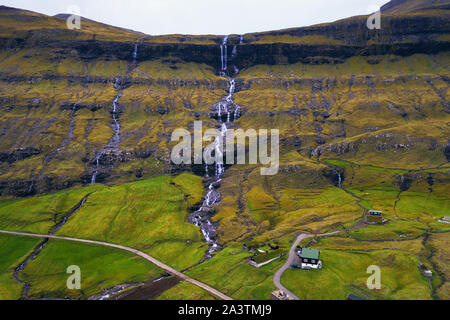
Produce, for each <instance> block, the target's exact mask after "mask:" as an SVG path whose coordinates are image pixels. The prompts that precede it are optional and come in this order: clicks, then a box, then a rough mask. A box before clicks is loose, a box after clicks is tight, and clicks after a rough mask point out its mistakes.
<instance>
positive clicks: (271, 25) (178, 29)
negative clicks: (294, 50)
mask: <svg viewBox="0 0 450 320" xmlns="http://www.w3.org/2000/svg"><path fill="white" fill-rule="evenodd" d="M387 2H389V1H388V0H224V1H217V0H126V1H124V0H10V1H2V0H0V4H2V5H5V6H10V7H15V8H21V9H27V10H31V11H36V12H39V13H44V14H47V15H55V14H58V13H73V12H72V11H71V9H70V7H71V6H73V5H75V6H77V7H78V8H79V10H80V14H81V16H83V17H86V18H88V19H92V20H96V21H99V22H103V23H106V24H110V25H113V26H117V27H123V28H127V29H132V30H135V31H140V32H144V33H146V34H150V35H160V34H161V35H162V34H174V33H180V34H220V35H222V34H243V33H249V32H259V31H270V30H277V29H283V28H292V27H303V26H309V25H313V24H318V23H324V22H332V21H335V20H338V19H343V18H347V17H350V16H355V15H365V14H369V13H372V12H374V11H376V10H377V9H376V8H377V7H380V6H382V5H383V4H385V3H387Z"/></svg>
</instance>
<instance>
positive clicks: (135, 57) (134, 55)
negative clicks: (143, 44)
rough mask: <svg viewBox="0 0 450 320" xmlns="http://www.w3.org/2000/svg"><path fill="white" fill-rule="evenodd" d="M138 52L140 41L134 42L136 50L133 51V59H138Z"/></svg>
mask: <svg viewBox="0 0 450 320" xmlns="http://www.w3.org/2000/svg"><path fill="white" fill-rule="evenodd" d="M137 53H138V42H137V41H136V43H135V44H134V51H133V60H134V61H136V59H137Z"/></svg>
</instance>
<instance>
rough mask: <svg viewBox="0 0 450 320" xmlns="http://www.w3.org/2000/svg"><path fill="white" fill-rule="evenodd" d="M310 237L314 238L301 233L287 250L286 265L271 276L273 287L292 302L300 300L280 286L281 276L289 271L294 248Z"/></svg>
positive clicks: (329, 234) (321, 235) (335, 232)
mask: <svg viewBox="0 0 450 320" xmlns="http://www.w3.org/2000/svg"><path fill="white" fill-rule="evenodd" d="M340 232H342V231H334V232H330V233H324V234H319V235H317V236H318V237H326V236H331V235H333V234H337V233H340ZM312 237H314V234H308V233H301V234H300V235H299V236H298V237H297V239H296V240H295V241H294V244H293V245H292V247H291V249H290V250H289V256H288V259H287V261H286V263H285V264H284V265H283V266H282V267H281V268H280V269H278V270H277V272H275V275H274V276H273V283H274V284H275V286H276V287H277V288H278V289H279V290H281V291H282V292H284V293H286V294H287V296H288V297H289V298H290V299H292V300H300V299H299V298H298V297H297V296H296V295H295V294H293V293H292V292H291V291H289V290H288V289H286V288H285V287H284V286H283V285H282V284H281V276H282V275H283V273H284V272H285V271H286V270H287V269H289V268H290V267H291V265H292V263H293V262H294V258H295V255H296V254H297V253H296V252H297V250H296V248H297V246H298V244H299V243H300V242H301V241H302V240H304V239H308V238H312Z"/></svg>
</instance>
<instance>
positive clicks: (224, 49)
mask: <svg viewBox="0 0 450 320" xmlns="http://www.w3.org/2000/svg"><path fill="white" fill-rule="evenodd" d="M228 37H229V36H225V37H224V38H223V41H222V44H221V45H220V61H221V63H222V68H221V70H222V72H221V73H220V75H221V76H225V71H227V69H228V46H227V43H228Z"/></svg>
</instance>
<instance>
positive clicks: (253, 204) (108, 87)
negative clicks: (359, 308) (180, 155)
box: [0, 0, 450, 299]
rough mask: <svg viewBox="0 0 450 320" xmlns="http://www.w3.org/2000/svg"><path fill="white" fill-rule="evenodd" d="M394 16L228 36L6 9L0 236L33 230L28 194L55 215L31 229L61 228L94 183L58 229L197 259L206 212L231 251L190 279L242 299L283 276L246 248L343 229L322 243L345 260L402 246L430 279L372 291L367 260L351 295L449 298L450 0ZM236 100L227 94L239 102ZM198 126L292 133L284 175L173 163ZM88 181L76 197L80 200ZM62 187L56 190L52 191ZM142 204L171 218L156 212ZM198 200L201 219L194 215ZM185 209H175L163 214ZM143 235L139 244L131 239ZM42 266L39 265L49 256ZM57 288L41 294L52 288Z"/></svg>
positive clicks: (1, 34)
mask: <svg viewBox="0 0 450 320" xmlns="http://www.w3.org/2000/svg"><path fill="white" fill-rule="evenodd" d="M382 12H383V14H382V27H381V29H380V30H369V29H368V28H367V26H366V20H367V18H368V17H367V16H357V17H351V18H348V19H343V20H339V21H336V22H332V23H327V24H320V25H315V26H309V27H303V28H292V29H285V30H278V31H271V32H261V33H252V34H245V35H230V36H228V37H225V36H215V35H204V36H190V35H168V36H150V35H145V34H142V33H139V32H134V31H131V30H126V29H122V28H115V27H113V26H108V25H105V24H101V23H97V22H95V21H91V20H88V19H83V20H82V26H81V29H80V30H68V29H67V28H66V21H65V18H66V16H64V15H58V16H56V17H49V16H45V15H42V14H38V13H34V12H30V11H25V10H19V9H14V8H8V7H4V6H2V7H0V44H1V50H0V114H1V117H0V195H1V197H2V198H1V199H2V202H0V229H8V230H9V229H10V228H12V227H17V226H18V225H20V223H22V222H23V223H25V222H24V221H25V220H26V219H28V215H27V213H26V212H23V215H22V211H21V207H22V205H23V206H32V207H33V208H35V209H33V210H32V212H33V213H34V212H36V213H44V212H45V218H44V217H43V218H42V220H40V219H35V218H34V217H33V218H32V222H29V221H28V220H27V222H26V227H24V230H25V231H29V232H44V231H45V232H47V230H50V229H51V228H50V226H51V222H52V223H53V222H54V223H56V222H57V221H59V220H58V219H59V216H58V215H57V213H55V212H56V211H55V208H60V207H64V208H65V211H68V210H69V209H70V208H71V207H72V206H75V204H77V203H78V201H80V199H78V198H79V197H80V196H81V195H83V196H87V195H90V194H91V193H94V194H93V195H92V196H90V197H91V198H90V200H88V202H87V204H88V205H90V207H89V206H88V207H87V208H84V209H81V210H80V211H79V212H77V214H76V215H74V217H73V218H71V220H69V222H68V223H67V225H66V226H64V227H63V228H62V229H61V231H59V233H58V234H60V235H66V236H78V237H84V238H89V239H96V240H101V241H110V242H114V243H119V241H122V242H120V243H124V242H126V244H128V245H130V246H131V245H134V246H135V247H136V248H139V249H140V250H144V251H145V250H147V251H145V252H150V253H151V254H153V255H155V256H157V257H158V258H160V259H161V260H162V261H166V262H167V263H169V264H170V265H172V266H176V267H177V268H179V269H180V270H181V269H183V270H184V269H185V268H188V267H191V266H195V265H196V264H197V263H200V262H201V261H202V259H203V258H204V252H205V251H206V250H207V249H208V248H206V247H207V246H206V245H205V243H204V242H202V233H201V232H200V231H199V229H198V228H196V227H194V226H193V225H191V224H189V223H188V219H189V221H191V220H192V219H194V222H193V221H191V222H193V223H194V224H196V225H197V226H200V227H201V228H203V230H205V226H204V225H206V224H207V223H208V224H210V225H211V226H213V227H210V228H211V230H209V229H207V230H206V232H204V233H203V235H205V233H206V234H207V240H208V243H209V245H210V247H211V246H212V245H216V246H217V247H220V249H223V248H225V249H223V250H221V251H220V252H218V253H217V254H216V256H215V257H214V258H212V259H211V260H209V261H208V262H206V263H205V264H202V268H193V269H192V270H190V271H189V272H190V274H191V275H192V276H196V277H202V278H203V277H205V278H207V279H208V281H209V282H208V283H209V284H210V285H214V286H223V287H224V290H225V292H227V294H230V295H231V294H232V295H233V296H235V297H238V298H243V299H253V298H258V299H259V298H263V297H262V296H260V295H262V292H263V293H264V294H266V293H270V292H271V291H270V290H271V289H273V288H272V287H273V285H272V281H271V279H272V274H273V272H272V271H274V270H272V269H270V267H267V268H265V269H264V268H263V269H262V270H259V271H257V272H256V271H255V273H250V272H249V271H248V270H247V268H251V267H250V266H248V265H247V264H245V266H244V265H241V262H242V261H241V260H242V259H244V257H247V256H246V254H247V253H246V252H241V251H239V250H241V248H242V246H243V244H245V245H246V246H248V247H258V246H259V245H261V244H267V243H278V245H280V246H281V247H282V248H283V249H286V248H288V247H289V246H290V245H291V241H292V238H293V236H294V235H295V234H296V233H298V232H299V231H304V232H312V233H324V232H328V231H336V230H339V231H342V232H343V233H342V234H341V235H340V236H337V237H330V238H326V239H323V240H320V241H318V242H317V241H316V242H311V243H309V244H310V245H311V246H317V247H318V248H321V249H323V250H327V249H328V250H331V251H330V252H329V253H328V254H330V260H332V259H336V260H335V261H336V263H338V261H339V259H344V258H342V257H341V256H339V254H340V253H339V252H332V250H334V249H335V248H337V247H339V248H345V249H349V252H348V254H349V256H348V257H347V258H348V259H349V261H350V260H351V261H354V264H353V266H355V265H359V264H361V265H365V263H366V260H364V261H362V260H360V259H363V258H362V257H361V256H358V255H357V254H355V253H353V252H352V251H351V250H365V248H366V247H367V248H369V247H370V248H372V249H374V250H379V249H380V250H381V248H382V249H383V250H384V249H386V248H390V246H392V248H394V247H395V248H396V249H399V250H397V251H402V252H401V253H398V252H397V251H395V252H394V253H392V252H391V251H390V253H389V255H387V257H388V258H386V259H385V258H384V256H383V254H381V253H370V255H371V259H375V260H376V261H378V262H380V263H385V265H386V268H393V269H395V268H397V269H396V270H404V271H405V274H409V273H408V272H411V273H413V274H414V279H416V278H417V279H416V280H417V281H416V280H414V281H415V282H414V281H413V280H407V279H406V278H402V277H401V276H400V275H399V274H400V272H399V274H395V276H394V275H392V274H390V275H389V276H392V279H393V280H392V281H393V282H395V281H398V282H395V285H392V286H393V287H394V288H389V289H386V290H384V291H382V292H380V293H377V292H375V293H374V292H368V291H367V290H365V289H361V288H360V287H362V286H363V285H362V283H363V281H365V279H364V274H365V269H364V270H363V271H364V272H363V275H362V276H361V279H360V278H358V280H355V279H353V278H350V277H349V278H348V279H347V278H346V280H345V281H347V282H346V284H345V286H344V285H343V286H344V287H345V288H350V287H351V288H353V287H357V288H359V289H358V290H363V291H364V292H365V293H366V294H367V295H368V296H371V295H373V296H371V297H372V298H386V297H388V298H393V299H397V298H398V299H402V298H409V297H410V296H408V294H409V293H408V292H414V295H415V296H414V297H417V298H419V299H422V298H423V299H431V298H441V299H448V297H449V296H450V295H449V285H448V277H449V271H448V270H447V269H448V266H447V265H448V259H449V256H448V252H447V251H448V250H447V251H446V250H445V245H444V246H443V245H442V243H446V242H445V241H447V243H448V239H447V238H446V237H447V232H448V230H449V229H448V227H447V224H444V223H440V222H438V221H439V219H441V218H442V217H443V216H445V215H447V216H448V215H450V207H449V192H448V190H449V188H450V166H449V161H450V103H449V99H450V91H449V89H448V88H449V81H450V78H449V77H450V54H449V49H450V36H449V35H450V2H449V1H431V0H413V1H404V0H398V1H396V0H394V1H391V2H390V3H388V4H386V5H385V6H384V7H383V8H382ZM224 61H225V62H224ZM227 97H228V98H229V99H228V100H227ZM220 101H221V102H224V101H228V102H224V103H225V106H226V112H225V113H221V109H220V107H219V109H218V108H217V103H218V102H220ZM227 113H228V114H227ZM227 117H228V119H227ZM195 120H201V121H203V127H204V128H205V129H206V128H216V127H218V126H221V125H223V124H225V125H226V128H242V129H244V130H246V129H251V128H254V129H279V130H280V170H279V173H278V174H277V175H274V176H261V175H260V166H258V165H233V166H227V167H226V168H219V174H217V171H216V172H215V173H214V172H213V170H214V168H211V167H209V168H208V166H206V167H205V166H203V165H192V166H189V165H182V166H180V165H175V164H174V163H172V162H171V160H170V152H171V150H172V148H173V147H174V145H175V143H173V142H170V138H171V134H172V132H173V131H174V130H175V129H177V128H185V129H188V130H189V131H191V132H192V131H193V123H194V121H195ZM222 128H223V126H222ZM222 169H223V171H221V170H222ZM208 170H210V171H208ZM216 170H217V168H216ZM189 173H193V174H194V175H190V174H189ZM214 176H216V178H218V179H217V181H215V180H213V178H212V177H214ZM180 177H181V178H180ZM200 177H202V178H203V185H202V182H201V178H200ZM148 179H150V180H148ZM141 180H145V181H141ZM147 181H149V182H147ZM128 183H130V184H128ZM158 183H159V185H160V186H161V187H160V188H159V187H158V186H157V184H158ZM147 184H148V185H147ZM95 185H97V186H95ZM100 185H102V186H100ZM103 185H106V186H103ZM109 187H111V188H109ZM96 188H98V190H97V189H96ZM103 188H104V189H103ZM146 188H148V189H146ZM203 188H205V189H206V192H208V190H213V191H211V192H212V193H208V195H212V197H213V198H214V201H212V202H213V204H214V205H212V204H210V203H209V201H206V200H205V201H206V202H207V205H206V206H205V202H204V203H203V205H201V201H202V199H201V198H202V195H201V194H202V192H203V196H204V195H205V194H204V190H203ZM91 189H92V190H91ZM192 189H195V190H192ZM72 190H75V192H77V193H76V195H77V198H76V199H77V201H75V196H73V197H74V198H73V199H71V200H70V201H69V200H66V197H68V198H70V197H72V195H73V194H72V193H71V192H72ZM80 190H81V191H80ZM82 190H85V191H82ZM136 190H138V191H139V195H136V194H135V193H134V192H135V191H136ZM145 190H151V195H149V199H151V200H146V197H144V196H143V193H144V192H145ZM56 191H59V193H56V194H55V196H50V197H51V199H52V200H51V201H49V200H48V198H46V197H49V196H48V195H46V194H48V193H53V192H56ZM66 192H67V194H66ZM108 195H109V196H110V197H111V198H108ZM155 195H158V196H155ZM29 197H31V198H29ZM60 197H62V198H63V200H60ZM135 197H136V198H135ZM22 198H25V199H22ZM161 198H163V199H164V201H162V200H160V199H161ZM30 199H31V200H30ZM108 199H109V200H108ZM111 199H113V200H114V201H111ZM208 199H209V197H208ZM89 201H92V202H89ZM145 201H153V202H152V203H145ZM183 201H184V202H183ZM47 202H50V203H51V204H47ZM143 203H145V205H144V204H143ZM155 203H156V205H154V204H155ZM102 206H103V207H102ZM166 206H167V207H166ZM140 207H142V208H143V209H142V210H144V209H145V210H147V211H148V212H151V214H152V217H157V218H155V219H157V221H158V222H159V223H160V224H158V223H156V222H155V220H152V221H150V220H149V218H148V219H147V218H144V217H142V216H140V214H141V213H142V212H141V211H139V208H140ZM99 208H104V210H101V209H99ZM155 208H156V209H155ZM161 208H163V209H162V210H161V212H162V213H159V214H161V215H160V216H158V213H157V212H156V211H157V209H161ZM377 208H378V209H380V210H383V212H384V215H385V217H386V218H387V219H388V220H389V223H388V224H386V226H383V227H382V228H384V229H381V230H380V228H378V229H376V228H377V227H376V226H375V227H374V226H366V225H364V223H362V221H363V218H364V216H365V214H366V213H367V210H369V209H377ZM8 210H12V211H14V213H15V214H17V216H16V215H14V216H13V217H11V216H9V215H10V214H11V211H8ZM186 210H189V212H190V213H192V212H194V215H193V216H192V215H190V216H189V218H188V215H189V213H187V212H184V211H186ZM147 211H145V212H147ZM154 211H155V212H154ZM172 211H174V212H176V213H177V215H176V217H174V218H173V219H172V218H168V217H167V216H166V215H164V214H163V213H169V212H172ZM196 212H200V213H199V214H197V215H198V216H200V217H199V218H198V219H199V220H195V219H196ZM19 213H20V215H19ZM127 214H129V215H131V216H132V217H130V216H127ZM183 214H184V215H183ZM30 219H31V218H30ZM34 219H35V220H34ZM159 219H160V220H159ZM30 221H31V220H30ZM118 221H120V222H121V223H118ZM199 221H200V222H199ZM361 223H362V225H363V226H364V227H365V228H363V229H361V230H359V229H357V228H358V227H360V226H361ZM203 224H204V225H203ZM162 225H164V226H168V228H167V230H170V231H167V230H162V229H159V228H160V227H161V226H162ZM38 226H39V228H38ZM93 226H95V228H94V227H93ZM172 227H173V228H172ZM161 228H162V227H161ZM155 229H157V230H156V231H155ZM21 230H22V229H21ZM45 232H44V233H45ZM164 232H166V233H164ZM168 232H173V234H170V235H168V234H167V233H168ZM430 232H431V233H430ZM433 232H436V233H433ZM131 234H132V235H133V240H130V239H127V238H126V237H125V236H124V235H131ZM208 237H210V239H209V238H208ZM155 239H156V240H155ZM445 239H447V240H445ZM0 240H1V239H0ZM398 240H401V241H404V242H398ZM361 241H367V242H361ZM371 241H375V242H371ZM377 241H378V242H377ZM392 241H394V242H392ZM409 241H411V242H409ZM406 242H408V243H409V244H411V246H410V247H408V245H406ZM412 244H414V245H412ZM0 245H1V243H0ZM33 245H35V244H33ZM30 246H31V245H30ZM215 248H216V247H214V248H213V249H214V250H212V251H211V252H215ZM54 250H55V252H56V251H57V250H56V249H54ZM199 250H200V251H199ZM210 250H211V249H210ZM217 250H219V249H217ZM386 250H388V249H386ZM408 250H409V251H408ZM25 251H26V250H25V249H24V252H25ZM392 251H394V250H392ZM199 252H200V253H199ZM211 252H210V253H211ZM233 252H239V255H237V256H234V254H233ZM405 252H406V253H405ZM431 252H433V253H431ZM434 253H439V254H434ZM397 254H398V256H397ZM206 257H207V258H208V259H209V258H211V256H209V255H208V254H207V256H206ZM392 257H393V258H392ZM416 257H420V258H421V259H422V260H423V261H425V262H426V264H427V265H429V266H430V268H432V269H433V271H434V272H435V273H436V274H437V275H436V276H435V278H433V280H432V281H433V282H432V290H431V291H430V286H429V285H428V282H427V281H426V280H424V279H422V278H421V276H420V273H419V271H418V270H416V269H417V268H415V267H414V268H413V267H411V265H412V262H411V261H414V263H416V261H417V260H416ZM238 258H239V259H240V260H238ZM347 258H345V259H347ZM42 259H44V258H42ZM123 259H125V258H123ZM184 259H185V260H184ZM234 259H236V260H234ZM352 259H353V260H352ZM364 259H365V258H364ZM14 261H15V260H14ZM36 261H37V262H33V263H34V264H31V266H34V267H33V268H38V267H39V263H43V262H42V261H40V260H39V259H38V260H36ZM223 261H227V263H223V265H222V264H221V263H222V262H223ZM219 262H220V263H219ZM224 265H226V266H224ZM238 266H239V267H238ZM277 266H278V265H277ZM278 267H279V266H278ZM42 268H44V267H42ZM227 268H228V269H227ZM234 268H235V269H234ZM237 268H239V269H237ZM271 268H273V266H272V267H271ZM402 268H404V269H402ZM33 270H34V269H33ZM236 270H241V271H242V273H239V277H238V276H236V278H234V279H235V280H233V281H231V282H230V283H229V284H227V285H225V284H223V283H222V282H221V280H219V279H218V278H217V279H216V278H213V276H211V274H216V275H219V274H223V273H227V274H228V273H229V272H230V273H233V272H235V273H236V274H237V273H238V272H237V271H236ZM361 270H362V269H361ZM146 272H148V273H150V271H146ZM151 272H155V271H154V270H151ZM289 272H290V271H289ZM329 272H331V271H329ZM352 272H353V271H352ZM355 272H356V271H355ZM144 273H145V272H144V271H142V272H141V273H139V274H137V275H136V279H138V280H136V281H141V280H140V279H141V278H139V277H141V274H144ZM250 274H252V275H253V277H255V278H257V279H258V280H257V281H256V280H255V281H253V280H254V279H255V278H252V276H251V275H250ZM244 275H245V277H244ZM240 277H241V278H240ZM330 277H334V276H330ZM294 278H295V277H294V276H292V274H289V273H287V274H286V278H285V279H286V280H285V281H287V282H288V281H289V288H290V290H293V291H295V290H299V292H300V291H301V288H297V287H296V286H297V285H296V284H295V281H294V280H293V279H294ZM27 279H28V278H27ZM29 279H30V281H35V280H33V277H32V276H29ZM330 279H335V278H327V280H329V282H327V283H335V282H334V281H335V280H330ZM1 281H2V278H0V289H1V283H2V282H1ZM5 281H6V280H5ZM120 281H122V283H124V282H125V281H128V280H127V279H122V278H121V280H120ZM246 281H248V286H249V288H244V286H245V283H247V282H246ZM305 281H307V280H305ZM342 281H344V280H342ZM408 281H413V282H412V284H411V283H409V282H408ZM318 282H320V281H318ZM318 282H317V283H318ZM254 283H256V284H254ZM116 284H119V283H116ZM311 285H313V284H311ZM409 285H411V287H409ZM34 287H35V288H36V287H38V286H34ZM32 288H33V286H32ZM182 288H183V290H186V292H189V293H190V292H191V290H193V289H192V288H185V287H182ZM94 289H99V288H92V290H91V291H92V292H91V291H89V292H90V293H92V294H93V293H95V292H97V291H98V290H97V291H96V290H94ZM263 289H264V290H263ZM33 290H36V291H33ZM42 290H43V289H42ZM42 290H41V291H39V290H38V288H36V289H32V291H31V296H33V297H42V296H45V294H43V293H42V292H46V291H45V290H43V291H42ZM54 290H56V289H54ZM61 290H62V291H56V293H55V292H52V294H61V292H63V291H64V290H65V289H61ZM323 290H324V291H326V290H327V289H326V288H323ZM345 290H347V289H345ZM345 290H344V289H342V288H341V287H339V288H338V287H336V288H334V287H333V289H330V291H329V292H330V293H329V294H331V292H332V293H333V294H336V295H337V296H338V297H339V298H343V299H345V296H346V294H348V292H347V291H345ZM352 290H353V289H352ZM324 291H322V292H324ZM182 292H185V291H182ZM295 292H297V291H295ZM1 294H2V291H1V290H0V297H1ZM199 295H200V294H199ZM305 295H307V294H306V293H305ZM176 297H177V296H176V293H175V292H169V293H168V296H167V298H176ZM324 297H325V298H329V296H326V294H324V295H323V296H321V295H314V294H312V293H311V296H302V298H305V299H307V298H315V299H317V298H319V299H320V298H324ZM83 298H86V297H85V296H83ZM267 298H268V296H267Z"/></svg>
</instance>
